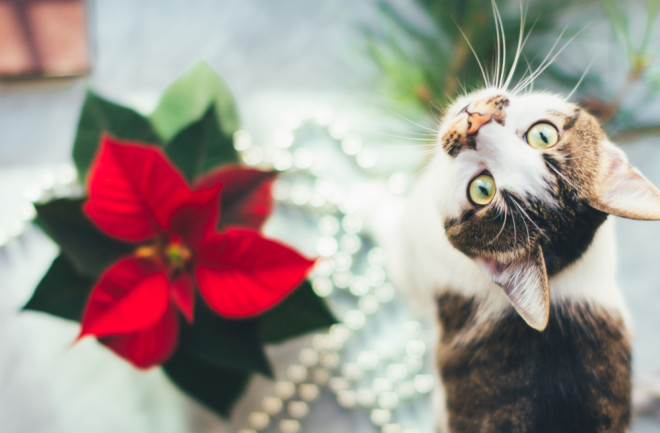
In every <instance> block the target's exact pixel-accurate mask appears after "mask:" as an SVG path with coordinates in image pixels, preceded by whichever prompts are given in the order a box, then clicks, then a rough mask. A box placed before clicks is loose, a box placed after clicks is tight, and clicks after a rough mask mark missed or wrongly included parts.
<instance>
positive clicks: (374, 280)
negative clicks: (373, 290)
mask: <svg viewBox="0 0 660 433" xmlns="http://www.w3.org/2000/svg"><path fill="white" fill-rule="evenodd" d="M367 280H368V281H369V284H371V285H372V286H374V287H376V286H380V285H381V284H383V283H384V282H385V271H384V270H383V268H381V267H377V268H376V267H371V268H369V269H367Z"/></svg>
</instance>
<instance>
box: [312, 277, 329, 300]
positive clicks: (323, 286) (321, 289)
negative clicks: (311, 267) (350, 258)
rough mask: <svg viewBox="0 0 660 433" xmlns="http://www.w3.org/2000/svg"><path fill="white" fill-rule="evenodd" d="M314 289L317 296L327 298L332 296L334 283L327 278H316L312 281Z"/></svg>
mask: <svg viewBox="0 0 660 433" xmlns="http://www.w3.org/2000/svg"><path fill="white" fill-rule="evenodd" d="M312 289H314V293H316V295H317V296H319V297H321V298H325V297H327V296H330V295H331V294H332V289H333V285H332V281H330V280H329V279H328V278H325V277H316V278H314V279H313V280H312Z"/></svg>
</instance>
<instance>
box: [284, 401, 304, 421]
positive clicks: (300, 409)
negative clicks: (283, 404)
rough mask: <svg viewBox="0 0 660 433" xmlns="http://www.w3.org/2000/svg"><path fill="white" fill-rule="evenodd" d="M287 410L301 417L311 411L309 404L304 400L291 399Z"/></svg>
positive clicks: (294, 415) (298, 417) (295, 416)
mask: <svg viewBox="0 0 660 433" xmlns="http://www.w3.org/2000/svg"><path fill="white" fill-rule="evenodd" d="M287 412H288V413H289V415H290V416H292V417H293V418H297V419H301V418H304V417H305V416H306V415H307V413H308V412H309V406H308V405H307V403H305V402H304V401H299V400H296V401H291V402H289V404H288V405H287Z"/></svg>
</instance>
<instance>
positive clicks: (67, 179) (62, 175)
mask: <svg viewBox="0 0 660 433" xmlns="http://www.w3.org/2000/svg"><path fill="white" fill-rule="evenodd" d="M76 176H77V173H76V168H75V167H74V166H72V165H69V164H62V165H61V166H60V167H58V168H57V171H56V172H55V182H56V183H58V184H60V185H69V184H71V183H73V182H75V181H76Z"/></svg>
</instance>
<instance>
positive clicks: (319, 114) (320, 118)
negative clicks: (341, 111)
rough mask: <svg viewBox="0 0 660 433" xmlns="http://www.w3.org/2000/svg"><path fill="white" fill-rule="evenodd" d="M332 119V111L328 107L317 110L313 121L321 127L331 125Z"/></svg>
mask: <svg viewBox="0 0 660 433" xmlns="http://www.w3.org/2000/svg"><path fill="white" fill-rule="evenodd" d="M334 117H335V115H334V113H333V111H332V110H331V109H330V108H328V107H322V108H319V109H317V110H316V112H315V113H314V121H315V122H316V123H318V124H319V125H321V126H327V125H329V124H330V123H332V119H333V118H334Z"/></svg>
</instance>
